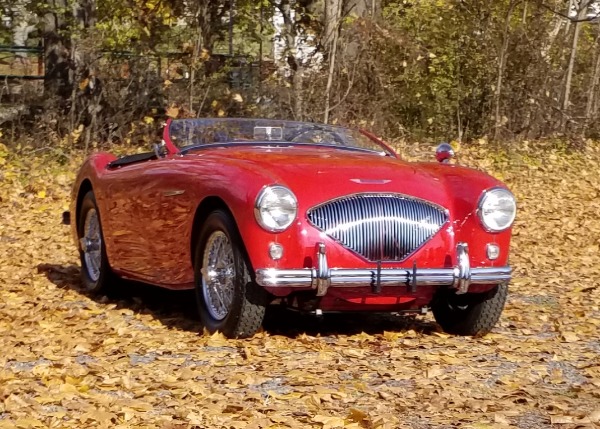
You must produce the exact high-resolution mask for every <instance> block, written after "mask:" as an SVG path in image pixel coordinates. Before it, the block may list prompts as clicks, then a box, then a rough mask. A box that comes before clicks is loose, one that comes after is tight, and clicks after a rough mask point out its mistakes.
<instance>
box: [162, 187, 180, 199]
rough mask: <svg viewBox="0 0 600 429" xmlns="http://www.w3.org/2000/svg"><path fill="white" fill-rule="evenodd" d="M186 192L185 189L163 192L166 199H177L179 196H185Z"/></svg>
mask: <svg viewBox="0 0 600 429" xmlns="http://www.w3.org/2000/svg"><path fill="white" fill-rule="evenodd" d="M184 193H185V190H184V189H171V190H168V191H163V193H162V194H163V196H164V197H175V196H177V195H181V194H184Z"/></svg>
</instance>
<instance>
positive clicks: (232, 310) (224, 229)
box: [194, 210, 268, 338]
mask: <svg viewBox="0 0 600 429" xmlns="http://www.w3.org/2000/svg"><path fill="white" fill-rule="evenodd" d="M217 240H219V243H220V244H222V246H223V249H226V250H224V251H223V252H226V255H225V256H224V257H221V258H220V259H219V260H220V261H222V262H221V263H222V264H223V265H224V266H227V267H229V268H223V267H221V268H219V267H213V270H212V272H214V273H216V272H217V270H222V272H224V273H225V274H214V276H215V277H218V276H219V275H222V277H221V278H220V279H216V280H214V281H212V282H211V283H208V282H207V281H205V280H204V278H203V274H202V269H203V265H204V260H205V258H210V256H208V255H209V254H210V253H206V252H207V246H211V247H210V248H213V249H214V247H212V246H215V244H214V243H215V242H216V241H217ZM227 245H228V246H229V247H227ZM215 253H216V254H217V255H218V256H219V255H220V256H223V255H222V254H221V253H217V252H215ZM220 256H219V257H220ZM214 258H217V256H215V257H214ZM209 265H210V261H209ZM249 266H250V264H249V263H248V262H247V258H246V254H245V250H244V246H243V244H242V239H241V237H240V235H239V233H238V231H237V227H236V225H235V223H234V221H233V219H232V218H231V216H230V215H229V214H228V213H226V212H225V211H223V210H215V211H214V212H212V213H210V214H209V215H208V218H207V219H206V221H205V222H204V225H203V226H202V230H201V231H200V235H199V237H198V244H197V247H196V251H195V253H194V282H195V285H196V298H197V302H198V312H199V313H200V319H201V320H202V324H203V325H204V327H205V328H206V329H207V330H208V332H210V333H213V332H217V331H218V332H221V333H222V334H223V335H225V336H226V337H228V338H245V337H250V336H252V335H254V334H255V333H256V332H257V331H258V330H259V329H260V327H261V326H262V322H263V319H264V316H265V309H266V306H267V304H268V293H267V292H266V291H265V290H264V289H263V288H261V287H260V286H258V285H257V284H256V283H254V282H253V281H252V278H251V276H250V268H249ZM228 269H229V270H231V269H233V270H232V271H233V274H231V271H227V270H228ZM227 273H229V275H228V274H227ZM227 290H228V291H229V292H227ZM218 291H221V293H222V294H221V293H218ZM215 294H217V295H218V296H219V299H220V304H221V305H220V306H219V308H217V306H216V305H212V304H213V303H214V304H216V302H215V301H216V295H215ZM225 295H228V296H225ZM224 296H225V297H224ZM223 297H224V299H225V301H230V302H228V303H226V304H224V302H225V301H224V300H223V299H221V298H223Z"/></svg>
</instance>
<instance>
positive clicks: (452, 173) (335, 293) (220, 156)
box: [71, 136, 511, 310]
mask: <svg viewBox="0 0 600 429" xmlns="http://www.w3.org/2000/svg"><path fill="white" fill-rule="evenodd" d="M166 140H168V136H166ZM167 143H168V144H167V153H166V156H164V157H159V158H157V159H153V160H148V161H144V162H139V163H133V164H131V165H125V166H121V167H116V168H112V167H110V162H112V161H114V160H115V159H116V158H115V157H114V156H113V155H111V154H108V153H99V154H95V155H93V156H91V157H90V158H89V159H88V160H86V161H85V163H84V164H83V166H82V168H81V170H80V172H79V174H78V176H77V179H76V182H75V185H74V188H73V195H72V204H71V213H77V201H78V196H80V189H81V188H82V186H87V185H84V183H89V184H90V185H91V187H92V188H93V190H94V193H95V195H96V200H97V203H98V208H99V212H100V219H101V222H102V227H103V231H104V242H105V246H106V251H107V256H108V260H109V263H110V266H111V268H112V269H113V270H114V271H115V272H116V273H117V274H119V275H121V276H123V277H126V278H129V279H133V280H137V281H142V282H146V283H150V284H154V285H158V286H162V287H168V288H174V289H185V288H192V287H193V285H194V273H193V266H192V261H193V255H192V251H193V250H192V247H193V245H192V243H193V239H194V237H193V231H195V229H194V220H195V216H196V212H197V210H198V207H199V206H200V205H201V204H202V202H203V201H206V199H207V198H218V199H219V200H220V201H222V202H223V204H224V205H225V206H226V207H227V209H228V210H229V211H230V212H231V214H232V216H233V218H234V220H235V222H236V225H237V227H238V230H239V233H240V236H241V238H242V241H243V243H244V244H245V251H246V253H247V255H248V259H249V262H250V265H251V266H252V268H253V269H254V270H257V269H259V268H261V269H266V268H275V269H280V268H288V269H291V268H313V267H315V265H316V261H315V255H316V253H315V245H316V243H323V244H325V246H326V247H327V258H328V261H329V266H330V267H331V268H370V269H375V268H376V267H377V264H376V263H374V262H369V261H367V260H366V259H365V258H363V257H362V256H360V255H357V254H355V253H353V252H351V251H349V250H348V249H347V248H345V247H344V246H343V245H341V244H340V243H338V242H336V241H335V240H334V239H332V238H331V237H329V236H327V235H326V234H325V233H323V232H321V231H320V230H318V229H317V228H316V227H315V226H313V225H312V224H311V223H310V222H309V220H308V218H307V215H306V213H307V211H308V210H309V209H310V208H312V207H315V206H317V205H319V204H322V203H324V202H327V201H330V200H333V199H336V198H339V197H343V196H347V195H352V194H362V193H392V194H400V195H406V196H409V197H412V198H417V199H422V200H425V201H428V202H430V203H433V204H435V205H438V206H440V207H443V208H444V209H446V211H447V213H448V221H447V223H446V224H444V225H443V227H442V228H441V229H440V230H439V231H438V232H437V233H436V234H435V235H434V236H433V237H432V238H431V239H429V240H428V241H427V242H426V243H424V244H423V245H422V246H421V247H419V248H418V249H416V250H415V251H414V252H413V253H412V254H410V255H408V257H406V258H405V259H404V260H402V261H395V262H383V263H382V265H383V266H384V268H407V269H410V268H412V267H415V266H418V267H419V268H452V267H454V266H456V264H457V262H458V261H457V254H456V246H457V244H458V243H459V242H463V243H467V244H468V245H469V259H470V264H471V266H472V267H501V266H505V265H507V263H508V252H509V245H510V236H511V229H510V228H509V229H507V230H505V231H503V232H500V233H490V232H487V231H485V229H484V228H483V227H482V225H481V222H480V220H479V218H478V215H477V203H478V201H479V199H480V198H481V195H482V194H483V192H484V191H485V190H487V189H491V188H495V187H504V185H503V184H502V183H501V182H499V181H498V180H496V179H494V178H492V177H491V176H489V175H487V174H485V173H482V172H480V171H476V170H472V169H469V168H464V167H460V166H456V165H451V164H439V163H433V162H432V163H411V162H406V161H404V160H402V159H400V158H395V157H393V156H381V155H378V154H374V153H362V152H351V151H346V150H343V149H338V148H332V147H328V148H327V147H298V146H294V145H289V146H283V147H276V146H272V145H269V144H268V143H265V144H249V145H220V146H215V147H206V148H198V149H196V150H192V151H190V152H189V153H186V154H185V155H182V154H180V153H179V150H178V149H177V148H176V147H175V146H174V145H173V144H172V143H171V142H167ZM432 158H433V156H432ZM274 184H279V185H283V186H286V187H288V188H289V189H291V190H292V191H293V192H294V194H295V196H296V198H297V200H298V216H297V218H296V220H295V221H294V223H293V224H292V225H291V226H290V227H289V228H288V229H286V230H285V231H283V232H281V233H272V232H268V231H266V230H264V229H263V228H262V227H260V226H259V224H258V223H257V221H256V219H255V214H254V205H255V200H256V197H257V195H258V193H259V192H260V190H261V189H263V188H264V187H265V186H268V185H274ZM74 219H75V221H74V222H72V233H73V237H74V239H75V241H76V243H77V238H78V237H77V230H76V226H75V224H76V223H77V217H76V216H75V217H74ZM271 243H279V244H281V245H282V246H283V248H284V254H283V257H282V258H281V259H279V260H273V259H272V258H271V257H270V256H269V252H268V246H269V245H270V244H271ZM488 243H494V244H497V245H498V246H499V247H500V249H501V250H500V257H499V258H498V259H496V260H493V261H492V260H489V259H488V257H487V255H486V245H487V244H488ZM477 288H478V289H479V290H481V291H483V290H486V289H487V288H486V287H485V285H483V286H482V285H477V287H476V288H475V289H473V290H476V289H477ZM267 289H268V290H269V292H271V293H272V294H273V295H275V296H286V295H288V294H291V293H292V292H293V291H294V290H292V289H288V288H284V287H278V288H267ZM308 290H310V288H308ZM435 290H436V288H435V287H424V288H419V290H418V291H408V290H407V289H406V288H385V293H379V294H374V293H372V290H371V287H370V285H365V286H364V287H358V288H347V289H335V290H334V289H330V290H329V292H328V293H327V295H326V296H325V297H323V299H322V300H321V304H322V308H324V309H333V310H335V309H338V310H348V309H364V310H370V309H374V308H375V309H380V310H394V309H396V310H397V309H402V308H419V307H422V306H425V305H427V304H428V302H430V300H431V298H432V296H433V293H434V292H435Z"/></svg>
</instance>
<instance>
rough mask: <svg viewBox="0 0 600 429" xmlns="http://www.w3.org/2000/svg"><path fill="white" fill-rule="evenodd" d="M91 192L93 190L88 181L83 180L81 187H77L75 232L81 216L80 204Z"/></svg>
mask: <svg viewBox="0 0 600 429" xmlns="http://www.w3.org/2000/svg"><path fill="white" fill-rule="evenodd" d="M93 190H94V188H93V187H92V182H91V181H90V179H84V180H83V181H82V182H81V185H79V190H78V191H77V204H76V206H75V219H74V221H75V226H76V228H77V230H79V216H80V215H81V204H82V203H83V198H84V197H85V195H86V194H87V193H88V192H90V191H93Z"/></svg>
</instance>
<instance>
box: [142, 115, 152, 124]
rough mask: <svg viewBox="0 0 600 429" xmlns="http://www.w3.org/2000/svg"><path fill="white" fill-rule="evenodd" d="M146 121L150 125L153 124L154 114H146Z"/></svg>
mask: <svg viewBox="0 0 600 429" xmlns="http://www.w3.org/2000/svg"><path fill="white" fill-rule="evenodd" d="M144 122H145V123H147V124H148V125H152V124H153V123H154V118H153V117H152V116H144Z"/></svg>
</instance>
